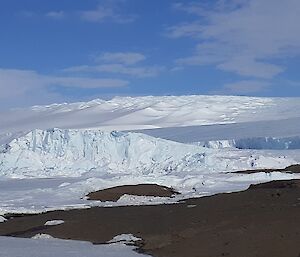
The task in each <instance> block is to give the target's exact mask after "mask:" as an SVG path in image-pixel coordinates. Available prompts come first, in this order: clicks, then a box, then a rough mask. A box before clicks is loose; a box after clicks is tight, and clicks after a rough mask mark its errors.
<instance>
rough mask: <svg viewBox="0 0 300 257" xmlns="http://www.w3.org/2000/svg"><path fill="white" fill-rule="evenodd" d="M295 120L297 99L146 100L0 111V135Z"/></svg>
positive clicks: (299, 107) (192, 97) (196, 97)
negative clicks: (41, 130) (39, 130)
mask: <svg viewBox="0 0 300 257" xmlns="http://www.w3.org/2000/svg"><path fill="white" fill-rule="evenodd" d="M293 117H300V101H299V98H260V97H240V96H205V95H190V96H145V97H116V98H113V99H111V100H107V101H105V100H101V99H96V100H93V101H90V102H80V103H70V104H68V103H64V104H52V105H48V106H35V107H31V108H24V109H14V110H10V111H5V112H1V111H0V120H1V123H0V134H2V133H6V132H16V131H31V130H33V129H36V128H39V129H48V128H53V127H58V128H66V129H95V128H97V129H102V130H107V131H111V130H119V131H120V130H138V129H153V128H167V127H184V126H196V125H208V124H228V123H236V122H246V121H258V120H263V121H264V120H278V119H282V118H285V119H287V118H293Z"/></svg>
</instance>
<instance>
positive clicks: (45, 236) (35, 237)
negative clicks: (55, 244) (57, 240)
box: [32, 233, 54, 239]
mask: <svg viewBox="0 0 300 257" xmlns="http://www.w3.org/2000/svg"><path fill="white" fill-rule="evenodd" d="M32 239H54V237H53V236H50V235H48V234H41V233H39V234H36V235H34V236H33V237H32Z"/></svg>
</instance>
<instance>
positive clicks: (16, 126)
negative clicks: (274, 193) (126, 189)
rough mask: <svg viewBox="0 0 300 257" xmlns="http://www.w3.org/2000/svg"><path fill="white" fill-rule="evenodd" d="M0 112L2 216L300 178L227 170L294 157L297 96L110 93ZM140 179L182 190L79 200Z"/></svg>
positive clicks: (282, 163)
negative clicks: (108, 199) (104, 97)
mask: <svg viewBox="0 0 300 257" xmlns="http://www.w3.org/2000/svg"><path fill="white" fill-rule="evenodd" d="M0 119H1V123H0V215H4V214H5V213H11V212H15V213H36V212H43V211H47V210H55V209H68V208H88V207H90V206H95V205H96V206H120V205H140V204H143V205H145V204H161V203H175V202H177V201H178V200H181V199H186V198H190V197H201V196H207V195H212V194H216V193H223V192H233V191H239V190H244V189H246V188H247V187H248V186H249V185H250V184H255V183H260V182H266V181H270V180H275V179H276V180H278V179H293V178H299V177H300V175H299V174H289V173H281V172H270V173H264V172H258V173H253V174H235V173H232V172H233V171H238V170H248V169H263V168H268V169H272V168H274V169H277V168H284V167H286V166H289V165H291V164H296V163H299V162H300V154H299V151H300V150H299V147H298V146H299V137H300V130H299V125H300V100H299V98H259V97H237V96H235V97H231V96H230V97H229V96H163V97H154V96H147V97H135V98H132V97H116V98H114V99H111V100H107V101H105V100H101V99H96V100H93V101H90V102H81V103H71V104H67V103H64V104H53V105H48V106H34V107H30V108H23V109H14V110H9V111H1V112H0ZM239 148H240V149H239ZM141 183H155V184H159V185H164V186H168V187H172V188H174V189H175V190H176V191H178V192H179V193H180V195H176V196H175V197H174V198H159V197H140V196H139V197H138V196H129V195H127V196H123V197H121V198H120V199H119V201H118V202H116V203H113V202H98V201H95V202H94V201H92V202H91V201H88V200H87V199H85V195H86V194H88V193H89V192H92V191H96V190H101V189H105V188H109V187H114V186H119V185H130V184H141Z"/></svg>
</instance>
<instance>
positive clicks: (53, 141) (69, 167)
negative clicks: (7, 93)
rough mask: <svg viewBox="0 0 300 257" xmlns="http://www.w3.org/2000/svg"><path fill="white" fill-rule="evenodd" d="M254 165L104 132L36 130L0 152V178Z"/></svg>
mask: <svg viewBox="0 0 300 257" xmlns="http://www.w3.org/2000/svg"><path fill="white" fill-rule="evenodd" d="M243 154H244V155H245V156H241V155H243ZM270 158H271V159H272V160H273V159H274V158H273V157H270ZM275 159H276V158H275ZM255 163H259V158H258V157H255V156H253V155H250V154H249V153H246V154H245V153H237V152H230V151H223V150H222V149H207V148H204V147H201V146H196V145H187V144H181V143H176V142H173V141H168V140H164V139H158V138H154V137H151V136H147V135H144V134H138V133H120V132H103V131H99V130H62V129H51V130H33V131H31V132H29V133H28V134H25V135H23V136H20V137H18V138H15V139H13V140H11V141H9V142H6V143H5V144H2V146H1V147H0V176H1V175H2V176H8V177H51V176H80V175H81V174H83V173H85V172H89V171H90V172H97V174H101V173H107V172H108V173H114V174H116V173H120V174H125V173H130V174H137V175H146V174H147V175H149V174H153V175H158V174H159V175H164V174H170V173H171V174H175V173H177V172H185V173H187V172H214V171H226V170H234V169H246V168H251V167H252V168H253V167H255ZM278 163H279V164H280V165H279V166H284V165H285V163H284V164H282V160H280V161H279V162H278ZM275 164H276V161H275ZM260 166H263V164H262V165H260ZM275 166H276V165H275ZM277 166H278V165H277Z"/></svg>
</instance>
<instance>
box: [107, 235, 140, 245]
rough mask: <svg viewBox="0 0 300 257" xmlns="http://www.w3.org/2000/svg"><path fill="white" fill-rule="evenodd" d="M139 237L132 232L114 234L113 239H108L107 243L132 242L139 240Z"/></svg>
mask: <svg viewBox="0 0 300 257" xmlns="http://www.w3.org/2000/svg"><path fill="white" fill-rule="evenodd" d="M140 240H141V238H138V237H135V236H134V235H132V234H121V235H117V236H115V237H114V238H113V239H111V240H109V241H108V243H125V244H132V243H134V242H136V241H140Z"/></svg>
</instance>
